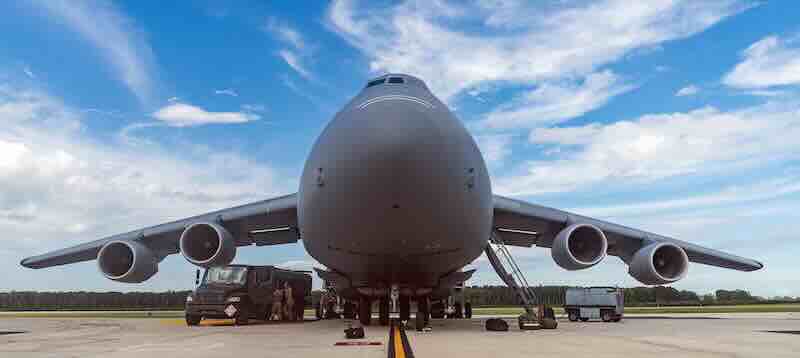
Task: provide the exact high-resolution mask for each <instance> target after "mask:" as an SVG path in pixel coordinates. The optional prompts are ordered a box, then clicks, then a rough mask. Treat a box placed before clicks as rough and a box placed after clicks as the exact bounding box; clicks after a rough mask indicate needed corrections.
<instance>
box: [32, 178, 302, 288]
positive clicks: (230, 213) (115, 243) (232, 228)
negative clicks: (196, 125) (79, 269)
mask: <svg viewBox="0 0 800 358" xmlns="http://www.w3.org/2000/svg"><path fill="white" fill-rule="evenodd" d="M185 233H190V235H186V236H187V239H186V242H189V243H192V242H195V243H196V245H189V244H186V242H184V243H182V241H183V240H182V237H184V236H185ZM299 238H300V235H299V231H298V229H297V194H290V195H285V196H281V197H277V198H273V199H267V200H262V201H258V202H254V203H250V204H245V205H241V206H237V207H233V208H228V209H223V210H218V211H213V212H210V213H205V214H201V215H197V216H192V217H189V218H186V219H181V220H177V221H173V222H169V223H165V224H161V225H156V226H151V227H147V228H143V229H138V230H134V231H130V232H127V233H123V234H118V235H113V236H109V237H106V238H102V239H99V240H95V241H91V242H87V243H83V244H79V245H76V246H72V247H68V248H65V249H60V250H56V251H52V252H49V253H46V254H43V255H38V256H33V257H28V258H26V259H23V260H22V261H21V262H20V264H21V265H22V266H25V267H28V268H34V269H39V268H45V267H51V266H58V265H66V264H71V263H76V262H81V261H89V260H94V259H98V260H99V261H100V262H99V264H100V269H101V271H103V273H104V274H106V276H107V277H109V278H111V279H112V280H118V281H122V282H142V281H144V280H146V279H147V278H149V277H151V276H152V275H153V274H155V272H156V271H157V264H158V262H159V261H161V260H162V259H163V258H164V257H165V256H167V255H172V254H175V253H178V252H180V251H181V245H185V246H184V247H183V248H184V250H185V251H186V252H183V254H184V256H187V255H189V256H188V257H187V259H189V260H190V262H193V263H195V264H197V265H200V266H208V265H212V264H218V263H220V262H221V261H220V260H222V261H225V260H228V262H229V261H230V260H229V259H231V260H232V259H233V256H231V255H230V253H231V252H233V253H234V254H235V249H236V247H238V246H246V245H252V244H255V245H259V246H262V245H277V244H285V243H291V242H297V241H298V240H299ZM104 254H105V255H108V258H109V259H108V260H102V257H101V255H104ZM192 255H194V256H195V259H196V260H192V258H190V257H191V256H192ZM226 255H227V256H230V257H229V258H228V257H227V256H226ZM112 258H113V259H112ZM143 258H146V260H145V259H143ZM223 264H227V262H224V263H223ZM137 270H139V271H141V272H139V274H138V275H136V273H137V272H135V271H137ZM151 271H152V272H151Z"/></svg>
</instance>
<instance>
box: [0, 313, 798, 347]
mask: <svg viewBox="0 0 800 358" xmlns="http://www.w3.org/2000/svg"><path fill="white" fill-rule="evenodd" d="M485 319H486V318H473V319H471V320H433V322H432V326H433V331H432V332H429V333H420V332H415V331H413V330H409V331H408V338H409V341H410V343H411V347H412V350H413V352H414V356H415V357H417V358H425V357H448V356H450V357H456V356H457V357H459V358H469V357H476V358H478V357H480V358H486V357H492V358H494V357H526V358H530V357H536V356H538V357H548V356H568V357H592V358H596V357H621V356H624V357H626V358H633V357H648V358H651V357H653V356H656V355H662V354H665V355H668V356H672V357H759V358H763V357H798V356H800V314H796V313H795V314H792V313H785V314H782V313H779V314H775V313H772V314H717V315H669V316H632V315H628V316H626V318H625V319H624V320H623V321H622V322H620V323H603V322H591V321H590V322H569V321H566V320H563V319H562V320H560V321H559V326H558V329H556V330H539V331H520V330H518V329H517V327H516V322H515V320H514V319H510V318H509V319H508V320H509V323H510V327H511V329H510V330H509V331H508V332H487V331H485V330H484V328H483V322H484V321H485ZM373 321H377V320H373ZM344 325H345V323H344V322H343V321H341V320H328V321H315V322H314V321H306V322H303V323H264V322H259V321H255V322H254V323H253V324H252V325H248V326H233V325H232V324H231V323H230V322H228V321H204V322H203V325H202V326H200V327H187V326H186V325H185V324H184V323H183V321H182V320H178V319H157V318H152V319H115V318H106V319H85V318H0V357H59V358H61V357H152V358H155V357H237V356H238V357H283V358H286V357H386V355H387V342H388V333H389V329H388V327H382V326H369V327H367V328H366V332H367V337H366V338H365V339H363V340H356V341H362V342H379V343H380V345H363V346H335V345H334V344H335V343H336V342H345V341H348V340H345V339H344V334H343V332H342V330H343V329H344ZM770 331H774V332H770ZM13 332H22V333H13ZM351 342H352V340H351ZM454 354H456V355H454Z"/></svg>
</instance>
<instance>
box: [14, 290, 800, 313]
mask: <svg viewBox="0 0 800 358" xmlns="http://www.w3.org/2000/svg"><path fill="white" fill-rule="evenodd" d="M568 288H569V286H536V287H533V288H532V289H533V291H534V293H535V294H536V297H537V299H538V301H539V302H540V303H544V304H548V305H553V306H560V305H563V304H564V295H565V292H566V290H567V289H568ZM624 292H625V305H626V306H656V305H662V306H674V305H728V304H747V303H778V302H780V303H784V302H800V297H773V298H771V299H765V298H762V297H758V296H753V295H751V294H750V293H749V292H748V291H745V290H738V289H737V290H716V291H715V292H714V293H712V294H705V295H698V294H697V293H695V292H693V291H687V290H677V289H675V288H672V287H665V286H656V287H632V288H626V289H625V291H624ZM189 293H191V291H166V292H85V291H78V292H36V291H11V292H0V310H5V311H13V310H26V311H30V310H42V311H46V310H182V309H183V307H184V303H185V302H186V296H187V295H188V294H189ZM319 294H320V291H314V292H312V296H314V297H315V298H317V299H314V300H313V301H314V302H317V301H318V297H319ZM464 296H465V298H466V299H467V301H468V302H471V303H472V305H473V306H475V307H481V306H514V305H519V304H520V301H519V298H518V297H517V295H516V293H515V292H514V291H513V290H511V289H510V288H508V287H505V286H471V287H466V288H464Z"/></svg>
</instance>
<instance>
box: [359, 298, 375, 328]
mask: <svg viewBox="0 0 800 358" xmlns="http://www.w3.org/2000/svg"><path fill="white" fill-rule="evenodd" d="M371 319H372V302H371V301H370V300H369V299H368V298H366V297H362V298H361V302H359V303H358V320H359V321H360V322H361V324H362V325H364V326H369V323H370V320H371Z"/></svg>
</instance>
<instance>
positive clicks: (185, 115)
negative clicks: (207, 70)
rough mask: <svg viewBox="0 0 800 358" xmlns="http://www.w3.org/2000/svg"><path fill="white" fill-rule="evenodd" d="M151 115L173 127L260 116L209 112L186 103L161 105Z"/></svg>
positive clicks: (236, 121)
mask: <svg viewBox="0 0 800 358" xmlns="http://www.w3.org/2000/svg"><path fill="white" fill-rule="evenodd" d="M153 117H155V118H156V119H158V120H160V121H163V122H164V123H166V124H167V125H169V126H173V127H191V126H198V125H203V124H211V123H245V122H250V121H256V120H258V119H260V118H261V116H259V115H257V114H254V113H246V112H209V111H206V110H205V109H202V108H200V107H197V106H193V105H190V104H186V103H171V104H169V105H167V106H165V107H162V108H161V109H159V110H158V111H156V112H155V113H153Z"/></svg>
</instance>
